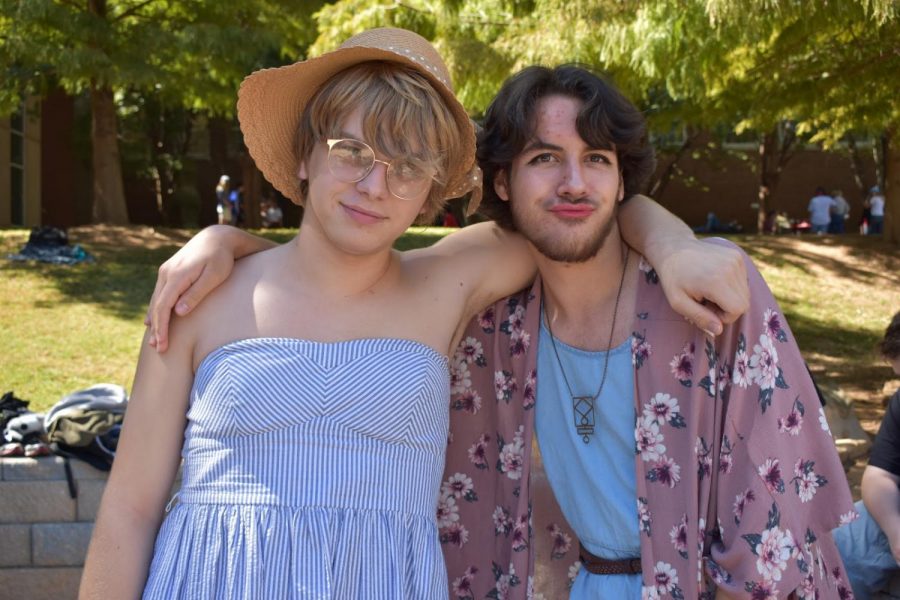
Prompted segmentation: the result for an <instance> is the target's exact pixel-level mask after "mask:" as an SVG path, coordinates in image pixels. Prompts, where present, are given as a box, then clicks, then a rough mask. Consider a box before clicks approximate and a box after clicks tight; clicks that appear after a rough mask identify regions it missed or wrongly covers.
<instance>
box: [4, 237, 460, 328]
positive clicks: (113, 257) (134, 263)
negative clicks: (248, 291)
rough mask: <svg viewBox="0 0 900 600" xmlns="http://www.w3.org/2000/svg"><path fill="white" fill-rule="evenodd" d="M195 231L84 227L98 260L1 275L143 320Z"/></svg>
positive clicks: (406, 240)
mask: <svg viewBox="0 0 900 600" xmlns="http://www.w3.org/2000/svg"><path fill="white" fill-rule="evenodd" d="M447 231H448V230H446V229H443V228H435V227H429V228H415V229H412V230H410V231H409V232H408V233H407V234H405V235H404V236H403V237H401V238H400V239H399V240H397V243H396V244H395V247H397V248H398V249H401V250H409V249H412V248H419V247H422V246H429V245H431V244H433V243H434V242H436V241H437V240H439V239H440V238H441V237H443V236H444V235H446V234H447ZM192 233H194V232H186V231H172V232H167V231H160V230H156V231H154V230H150V229H149V228H138V227H134V228H103V227H99V228H86V229H85V230H83V231H79V233H78V234H76V235H75V236H73V241H74V242H76V243H80V244H81V245H82V246H83V247H84V248H85V250H87V251H88V252H89V253H90V254H91V255H92V256H93V257H94V258H95V260H96V262H93V263H83V264H79V265H74V266H61V265H49V264H44V263H37V262H27V263H21V262H10V261H5V260H3V261H0V277H7V278H10V279H12V278H16V277H19V276H23V277H24V276H29V275H30V276H35V275H37V276H39V277H40V278H41V279H44V280H46V281H49V282H51V283H52V285H53V286H54V287H55V288H56V289H58V290H59V291H60V297H58V298H54V299H53V300H43V301H38V302H36V303H35V306H36V307H39V308H48V307H53V306H59V305H62V304H72V305H74V304H93V305H96V306H98V307H100V308H101V309H102V310H104V311H105V312H107V313H108V314H110V315H113V316H115V317H117V318H121V319H125V320H133V319H137V318H142V317H143V315H144V313H145V312H146V309H147V304H148V302H149V301H150V296H151V294H152V293H153V287H154V285H155V283H156V274H157V269H158V267H159V265H161V264H162V263H163V262H165V261H166V259H168V258H169V257H170V256H172V254H174V253H175V252H176V251H177V250H178V249H179V248H180V247H181V245H182V244H183V243H184V242H185V241H187V240H188V239H189V237H190V235H191V234H192ZM253 233H256V234H258V235H260V236H262V237H265V238H267V239H270V240H272V241H274V242H277V243H284V242H287V241H289V240H291V239H292V238H293V237H294V236H295V235H296V230H293V229H278V230H266V231H255V232H253ZM25 239H27V232H23V233H22V234H21V236H15V237H12V236H8V239H6V240H3V242H4V243H2V244H0V253H2V254H0V255H4V256H5V254H6V253H7V252H16V251H17V250H18V249H19V247H20V246H21V245H22V244H23V243H24V241H25Z"/></svg>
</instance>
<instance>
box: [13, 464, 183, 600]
mask: <svg viewBox="0 0 900 600" xmlns="http://www.w3.org/2000/svg"><path fill="white" fill-rule="evenodd" d="M70 465H71V467H72V475H73V476H74V479H75V485H76V488H77V497H76V498H72V497H71V496H70V494H69V484H68V482H67V481H66V473H65V468H64V466H63V459H62V458H59V457H56V456H54V457H44V458H37V459H35V458H2V459H0V598H4V599H5V598H9V599H18V598H23V599H27V600H68V599H70V598H71V599H74V598H76V597H77V595H78V583H79V580H80V579H81V567H82V566H83V565H84V556H85V554H86V552H87V547H88V543H89V542H90V539H91V532H92V531H93V528H94V519H96V518H97V509H98V508H99V506H100V497H101V496H102V495H103V488H104V486H105V485H106V478H107V476H108V474H107V473H106V472H105V471H100V470H97V469H95V468H93V467H91V466H90V465H88V464H86V463H84V462H82V461H80V460H72V461H70ZM176 487H177V482H176Z"/></svg>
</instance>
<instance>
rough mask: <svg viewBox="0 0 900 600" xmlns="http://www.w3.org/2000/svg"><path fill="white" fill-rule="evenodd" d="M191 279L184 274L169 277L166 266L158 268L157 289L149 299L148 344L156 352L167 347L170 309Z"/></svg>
mask: <svg viewBox="0 0 900 600" xmlns="http://www.w3.org/2000/svg"><path fill="white" fill-rule="evenodd" d="M190 284H191V280H190V278H188V277H185V276H176V277H169V276H168V274H167V270H166V266H165V265H163V266H162V267H160V269H159V277H158V279H157V290H156V291H154V292H153V298H152V299H151V301H150V309H149V312H150V321H151V324H150V345H151V346H155V347H156V350H157V352H165V351H166V348H168V347H169V322H170V321H171V318H172V309H173V307H174V306H175V304H176V303H177V302H178V299H179V298H180V297H181V295H182V293H183V292H184V291H185V290H186V289H187V288H188V287H190Z"/></svg>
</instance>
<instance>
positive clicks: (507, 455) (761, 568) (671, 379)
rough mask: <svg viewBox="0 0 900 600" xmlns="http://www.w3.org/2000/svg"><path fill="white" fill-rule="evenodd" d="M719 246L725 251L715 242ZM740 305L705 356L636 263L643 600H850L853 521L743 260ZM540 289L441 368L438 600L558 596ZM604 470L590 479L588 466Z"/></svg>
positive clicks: (796, 369)
mask: <svg viewBox="0 0 900 600" xmlns="http://www.w3.org/2000/svg"><path fill="white" fill-rule="evenodd" d="M715 243H722V242H715ZM746 262H747V271H748V273H749V276H750V287H751V292H752V303H751V306H750V309H749V311H748V312H747V313H746V314H745V315H744V316H743V317H742V318H741V319H740V320H738V321H737V322H736V323H734V324H733V325H732V326H730V327H727V328H726V331H725V332H724V334H723V335H720V336H718V337H717V338H716V339H714V340H711V339H708V338H706V337H705V336H704V335H703V333H702V332H700V331H699V330H698V329H696V328H694V327H692V326H691V325H689V324H688V323H687V322H686V321H685V320H684V319H683V318H681V317H680V316H679V315H677V314H676V313H675V312H674V311H673V310H672V309H671V307H670V306H669V305H668V303H667V302H666V300H665V297H664V295H663V292H662V288H661V286H660V285H659V284H658V279H657V276H656V273H655V272H654V271H653V270H651V269H650V268H649V266H647V265H646V264H645V263H644V262H643V261H642V264H641V270H642V275H643V277H642V279H641V284H640V285H641V287H640V289H639V292H638V301H637V310H636V314H635V315H634V324H633V332H634V333H633V335H632V358H633V360H632V364H633V367H634V377H635V398H634V410H635V415H636V422H635V454H634V468H635V471H636V474H637V498H636V505H635V513H634V518H635V519H637V520H638V522H639V527H640V531H641V565H642V570H643V575H642V577H643V590H642V595H643V598H675V599H685V598H686V599H693V598H710V599H712V598H713V597H714V596H715V589H716V587H717V586H718V587H722V588H725V589H726V590H727V591H729V592H731V593H732V594H735V595H736V596H738V597H747V598H757V599H764V598H785V597H787V596H788V595H789V594H791V593H793V594H794V595H795V596H796V597H797V598H809V599H812V598H849V597H851V596H852V594H851V592H850V586H849V585H848V584H847V582H846V579H845V577H844V573H843V566H842V564H841V561H840V557H839V556H838V553H837V550H836V548H835V546H834V543H833V541H832V539H831V534H830V531H831V529H832V528H834V527H836V526H838V525H840V524H842V523H844V522H847V521H849V520H852V519H853V518H854V517H855V514H856V513H855V512H854V511H853V503H852V500H851V497H850V491H849V489H848V486H847V481H846V478H845V476H844V472H843V469H842V467H841V463H840V461H839V459H838V456H837V452H836V451H835V447H834V444H833V441H832V438H831V435H830V431H829V429H828V424H827V422H826V420H825V415H824V412H823V411H822V409H821V408H820V404H819V399H818V397H817V394H816V391H815V389H814V386H813V384H812V382H811V380H810V378H809V375H808V373H807V371H806V368H805V365H804V362H803V358H802V357H801V355H800V352H799V350H798V348H797V344H796V343H795V342H794V340H793V336H792V334H791V331H790V329H789V328H788V325H787V323H786V322H785V320H784V317H783V316H782V314H781V312H780V310H779V308H778V305H777V304H776V302H775V299H774V298H773V297H772V294H771V292H770V291H769V289H768V287H767V286H766V284H765V282H764V281H763V279H762V277H761V276H760V274H759V272H758V271H757V270H756V268H755V267H754V266H753V265H752V263H751V262H750V260H749V259H747V260H746ZM539 290H540V287H539V285H538V284H535V285H534V286H533V287H532V288H531V289H530V290H526V291H525V292H522V293H521V294H519V295H516V296H512V297H510V298H508V299H506V300H504V301H501V302H499V303H497V304H496V305H494V306H493V307H492V308H489V309H487V310H486V311H485V312H483V313H482V314H481V315H479V316H478V318H477V319H475V320H474V321H473V322H472V324H471V326H470V327H469V329H468V331H467V332H466V336H465V337H464V340H463V342H462V343H461V345H460V347H459V349H458V351H457V353H456V355H455V356H454V357H453V360H452V361H451V385H452V398H451V427H450V429H451V436H450V440H449V446H448V454H447V464H446V471H445V477H444V483H443V486H442V489H441V496H440V503H439V508H438V525H439V527H440V535H441V542H442V544H443V547H444V555H445V558H446V560H447V569H448V574H449V582H450V598H451V599H476V598H477V599H481V598H510V599H513V598H514V599H520V598H521V599H524V598H545V599H546V600H557V599H560V598H566V597H567V596H568V587H569V585H570V582H571V581H572V580H573V579H574V577H575V574H576V573H577V571H578V566H579V565H578V562H577V561H578V541H577V538H576V537H575V536H574V534H573V533H572V532H571V530H570V529H569V527H568V525H567V524H566V523H565V521H564V519H563V517H562V515H561V513H560V512H559V508H558V507H557V506H556V502H555V500H554V499H553V495H552V492H551V491H550V489H549V484H548V483H547V479H546V477H545V475H544V473H543V470H542V469H541V465H540V457H539V455H538V453H537V446H536V444H535V442H534V439H533V438H534V435H533V434H534V419H533V415H534V404H535V391H536V384H535V381H536V376H537V373H536V369H535V366H536V364H535V362H536V356H537V332H538V330H539V329H538V325H539V321H538V319H539V316H540V315H539V313H540V298H539ZM597 468H598V469H602V468H603V465H599V464H598V465H597Z"/></svg>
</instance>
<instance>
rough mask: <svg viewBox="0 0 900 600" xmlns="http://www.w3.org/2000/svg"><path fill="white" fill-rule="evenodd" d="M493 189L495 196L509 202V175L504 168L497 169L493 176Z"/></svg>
mask: <svg viewBox="0 0 900 600" xmlns="http://www.w3.org/2000/svg"><path fill="white" fill-rule="evenodd" d="M494 191H495V192H496V193H497V197H498V198H500V199H501V200H503V201H504V202H509V176H508V175H507V172H506V169H504V170H502V171H498V172H497V174H496V175H495V176H494Z"/></svg>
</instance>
